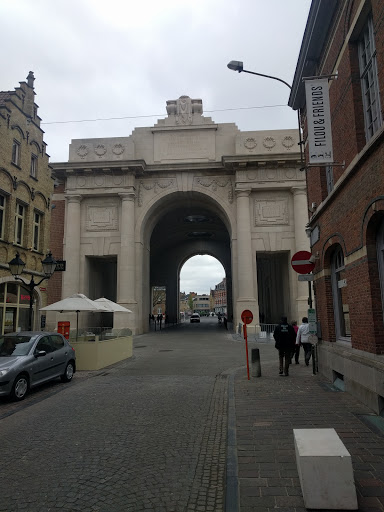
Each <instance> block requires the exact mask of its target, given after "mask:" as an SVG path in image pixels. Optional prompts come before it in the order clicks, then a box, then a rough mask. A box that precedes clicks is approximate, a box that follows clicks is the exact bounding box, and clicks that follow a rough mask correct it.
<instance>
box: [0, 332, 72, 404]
mask: <svg viewBox="0 0 384 512" xmlns="http://www.w3.org/2000/svg"><path fill="white" fill-rule="evenodd" d="M75 371H76V356H75V350H74V349H73V348H72V347H71V345H70V344H69V343H68V341H67V340H66V338H64V336H62V335H61V334H59V333H57V332H31V331H26V332H13V333H11V334H4V335H3V336H0V396H4V395H11V397H12V398H13V399H14V400H23V398H24V397H25V395H26V394H27V392H28V390H29V389H30V388H32V387H34V386H38V385H39V384H43V383H44V382H47V381H49V380H53V379H56V378H58V377H61V380H62V381H63V382H69V381H70V380H72V377H73V374H74V373H75Z"/></svg>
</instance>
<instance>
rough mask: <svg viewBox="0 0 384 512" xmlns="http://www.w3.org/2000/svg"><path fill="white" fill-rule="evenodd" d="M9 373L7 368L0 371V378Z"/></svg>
mask: <svg viewBox="0 0 384 512" xmlns="http://www.w3.org/2000/svg"><path fill="white" fill-rule="evenodd" d="M8 372H9V368H5V369H4V370H0V377H4V375H6V374H7V373H8Z"/></svg>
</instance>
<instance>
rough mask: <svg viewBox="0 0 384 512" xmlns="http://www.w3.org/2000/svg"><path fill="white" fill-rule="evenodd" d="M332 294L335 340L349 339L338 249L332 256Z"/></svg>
mask: <svg viewBox="0 0 384 512" xmlns="http://www.w3.org/2000/svg"><path fill="white" fill-rule="evenodd" d="M331 268H332V294H333V309H334V315H335V328H336V337H337V339H346V340H348V341H350V339H351V326H350V317H349V305H348V290H347V278H346V271H345V265H344V255H343V251H342V249H341V247H339V248H338V249H337V250H336V251H335V253H334V254H333V256H332V262H331Z"/></svg>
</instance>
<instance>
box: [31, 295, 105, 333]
mask: <svg viewBox="0 0 384 512" xmlns="http://www.w3.org/2000/svg"><path fill="white" fill-rule="evenodd" d="M40 311H60V313H62V312H63V311H67V312H70V311H71V312H75V313H76V341H77V335H78V331H79V312H80V311H87V312H92V311H93V312H96V311H97V312H104V313H109V312H110V310H109V309H107V308H106V307H104V306H103V305H102V304H100V303H98V302H95V301H94V300H91V299H89V298H88V297H86V296H85V295H83V294H82V293H75V294H74V295H71V296H70V297H67V298H66V299H63V300H59V301H58V302H54V303H53V304H50V305H49V306H45V308H40Z"/></svg>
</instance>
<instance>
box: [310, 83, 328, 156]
mask: <svg viewBox="0 0 384 512" xmlns="http://www.w3.org/2000/svg"><path fill="white" fill-rule="evenodd" d="M305 96H306V104H307V128H308V149H309V163H310V164H331V163H332V162H333V148H332V128H331V112H330V108H329V86H328V78H319V79H313V80H305Z"/></svg>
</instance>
